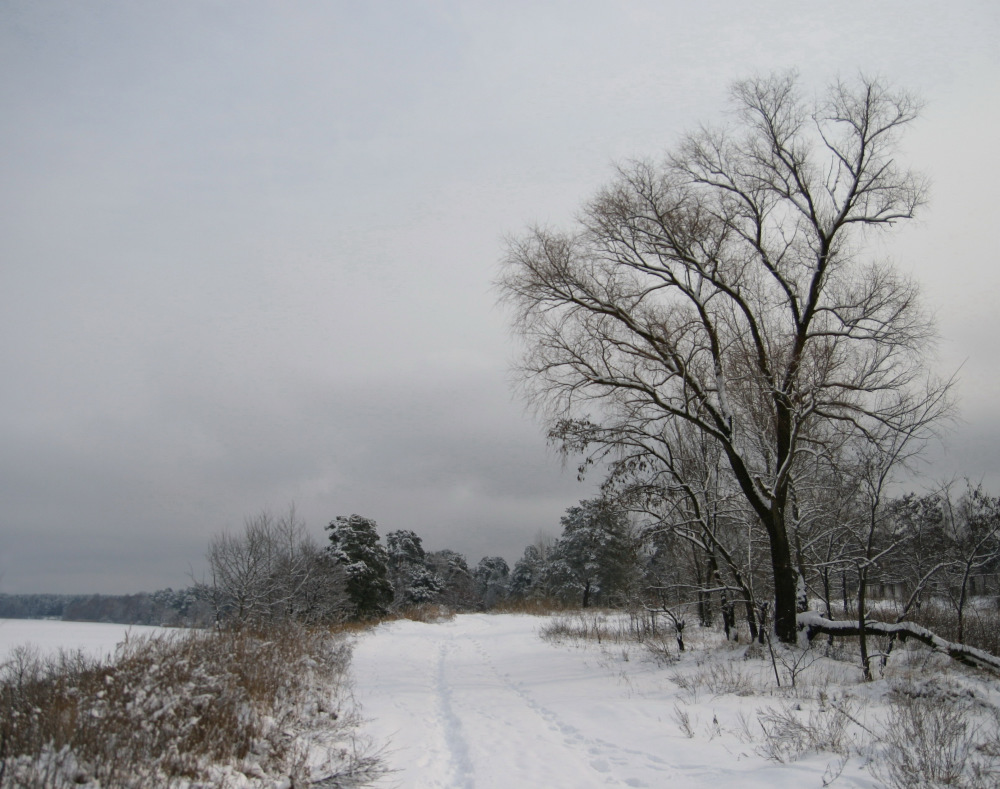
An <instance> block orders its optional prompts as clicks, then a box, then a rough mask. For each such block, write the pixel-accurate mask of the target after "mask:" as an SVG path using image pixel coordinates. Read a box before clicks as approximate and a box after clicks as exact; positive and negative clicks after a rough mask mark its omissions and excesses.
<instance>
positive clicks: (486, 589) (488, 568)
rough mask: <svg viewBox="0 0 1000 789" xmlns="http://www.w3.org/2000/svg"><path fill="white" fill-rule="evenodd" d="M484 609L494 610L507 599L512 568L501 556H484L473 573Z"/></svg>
mask: <svg viewBox="0 0 1000 789" xmlns="http://www.w3.org/2000/svg"><path fill="white" fill-rule="evenodd" d="M472 575H473V577H474V578H475V579H476V585H477V591H478V592H479V599H480V601H481V602H482V605H483V607H485V608H492V607H493V606H495V605H496V604H497V603H499V602H500V601H501V600H503V599H505V598H506V597H507V590H508V586H509V585H510V567H509V565H508V564H507V562H506V561H505V560H504V559H503V557H501V556H484V557H483V558H482V559H480V560H479V564H478V565H476V569H475V570H473V572H472Z"/></svg>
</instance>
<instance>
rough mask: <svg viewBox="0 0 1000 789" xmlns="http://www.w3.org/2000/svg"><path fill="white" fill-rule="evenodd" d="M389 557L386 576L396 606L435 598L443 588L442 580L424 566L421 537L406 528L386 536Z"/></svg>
mask: <svg viewBox="0 0 1000 789" xmlns="http://www.w3.org/2000/svg"><path fill="white" fill-rule="evenodd" d="M385 543H386V551H387V553H388V556H389V578H390V580H391V581H392V588H393V591H394V593H395V597H394V599H393V604H394V606H396V607H400V606H406V605H419V604H421V603H430V602H433V601H435V600H436V599H437V598H438V596H439V595H440V594H441V592H442V591H443V590H444V587H445V583H444V580H443V579H442V578H441V577H440V576H439V575H438V574H437V573H435V572H434V571H433V570H431V569H429V568H428V567H427V555H426V553H425V552H424V548H423V545H422V544H421V540H420V537H418V536H417V534H416V532H413V531H410V530H408V529H400V530H398V531H391V532H389V533H388V534H386V535H385Z"/></svg>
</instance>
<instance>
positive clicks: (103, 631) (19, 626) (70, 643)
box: [0, 619, 163, 660]
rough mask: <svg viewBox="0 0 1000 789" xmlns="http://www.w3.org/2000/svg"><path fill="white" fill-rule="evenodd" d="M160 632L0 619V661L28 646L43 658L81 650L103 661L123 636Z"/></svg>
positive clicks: (143, 629)
mask: <svg viewBox="0 0 1000 789" xmlns="http://www.w3.org/2000/svg"><path fill="white" fill-rule="evenodd" d="M162 631H163V628H159V627H147V626H143V625H109V624H103V623H99V622H59V621H56V620H51V619H0V660H2V659H3V658H6V657H7V655H8V654H9V653H10V650H11V649H13V648H14V647H17V646H23V645H25V644H31V645H32V646H35V647H37V648H38V649H39V651H40V652H42V653H43V654H47V653H53V652H58V651H59V650H60V649H64V650H68V651H75V650H78V649H82V650H83V651H84V652H86V653H87V654H88V655H91V656H93V657H105V656H107V655H110V654H111V653H112V652H114V650H115V645H116V644H118V643H119V642H120V641H122V640H123V639H124V638H125V636H126V634H128V633H133V634H139V633H157V632H162Z"/></svg>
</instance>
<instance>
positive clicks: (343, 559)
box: [326, 515, 392, 618]
mask: <svg viewBox="0 0 1000 789" xmlns="http://www.w3.org/2000/svg"><path fill="white" fill-rule="evenodd" d="M326 529H327V531H328V532H329V533H330V545H329V546H328V547H327V551H328V553H329V555H330V556H331V557H333V558H334V560H335V561H336V562H337V563H338V564H339V565H341V566H342V567H343V568H344V572H345V574H346V576H347V594H348V596H349V597H350V598H351V602H352V604H353V605H354V608H355V616H357V617H359V618H367V617H372V616H378V615H380V614H384V613H385V611H386V609H387V608H388V606H389V604H390V603H391V602H392V584H391V583H390V582H389V556H388V554H387V553H386V550H385V548H384V547H383V546H382V545H381V543H379V536H378V526H377V524H376V523H375V521H373V520H371V519H370V518H365V517H363V516H361V515H351V516H350V517H345V516H343V515H338V516H337V518H336V519H335V520H333V521H331V522H330V525H329V526H327V527H326Z"/></svg>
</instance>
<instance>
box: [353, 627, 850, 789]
mask: <svg viewBox="0 0 1000 789" xmlns="http://www.w3.org/2000/svg"><path fill="white" fill-rule="evenodd" d="M542 621H543V620H540V619H537V618H533V617H527V616H510V615H503V616H489V615H468V616H460V617H456V618H455V619H454V620H452V621H450V622H445V623H441V624H421V623H418V622H408V621H401V622H394V623H391V624H387V625H382V626H380V627H378V628H377V629H376V630H375V631H374V633H372V634H369V635H366V636H363V637H362V638H361V639H360V641H359V643H358V644H357V647H356V649H355V653H354V663H353V666H354V668H353V674H354V678H355V684H356V695H357V700H358V701H359V702H360V704H361V706H362V714H363V715H364V717H365V718H366V719H368V723H367V725H366V727H365V733H366V734H367V735H369V736H371V737H372V738H373V739H374V740H375V742H388V751H389V752H388V758H387V761H388V763H389V765H390V767H392V768H393V769H395V770H396V771H397V772H396V773H394V774H393V775H392V776H391V778H390V779H389V780H388V781H387V782H386V783H387V785H395V786H399V787H402V788H404V789H409V788H411V787H412V788H413V789H416V788H417V787H420V788H421V789H424V788H426V789H429V788H430V787H441V788H447V789H452V788H454V789H473V788H475V789H488V788H489V787H497V788H498V789H499V787H504V789H506V788H507V787H516V788H521V787H572V788H573V789H580V788H582V787H597V786H601V787H606V786H632V787H664V786H678V787H701V786H704V787H709V786H711V787H718V786H740V787H758V786H759V787H768V788H769V789H775V787H779V786H819V785H820V775H821V774H822V767H820V768H819V770H818V771H817V764H816V763H815V762H813V763H810V764H808V765H807V764H792V765H786V766H784V767H779V766H777V765H775V764H773V763H770V762H766V761H764V760H763V759H761V758H760V757H758V756H756V755H754V754H752V753H746V752H740V749H737V750H736V751H735V752H734V750H733V743H732V740H731V739H730V738H728V737H721V738H719V740H717V741H707V740H705V739H701V738H699V739H695V740H691V739H687V738H685V737H683V736H682V735H681V734H680V732H679V730H678V726H677V724H676V722H675V721H674V719H673V717H672V714H671V713H672V710H673V702H674V697H675V694H676V688H674V687H673V686H672V684H671V683H669V681H668V680H667V679H666V673H665V672H664V671H663V670H661V669H657V668H656V667H655V666H653V665H651V664H648V663H644V662H640V661H639V660H637V658H639V657H640V656H639V655H634V656H633V657H632V659H631V661H630V662H628V663H627V664H624V665H625V666H627V667H628V671H627V672H624V671H622V668H621V666H622V664H620V663H619V662H618V661H617V660H615V659H613V657H612V656H608V655H602V654H601V652H600V651H598V650H594V649H592V648H582V649H581V648H578V647H574V646H572V645H552V644H549V643H545V642H542V641H541V640H540V639H539V638H538V636H537V630H538V627H539V624H540V623H541V622H542ZM618 653H619V655H620V653H621V648H620V647H619V648H618ZM724 741H725V742H724ZM744 750H745V749H744ZM841 785H848V786H849V785H855V784H853V783H852V782H851V781H846V782H842V784H841ZM865 785H868V784H865Z"/></svg>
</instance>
